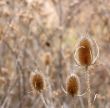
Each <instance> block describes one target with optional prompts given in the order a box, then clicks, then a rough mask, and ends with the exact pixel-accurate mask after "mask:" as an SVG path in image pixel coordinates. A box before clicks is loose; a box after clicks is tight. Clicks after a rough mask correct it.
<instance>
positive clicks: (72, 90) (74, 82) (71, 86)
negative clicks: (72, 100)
mask: <svg viewBox="0 0 110 108" xmlns="http://www.w3.org/2000/svg"><path fill="white" fill-rule="evenodd" d="M79 88H80V87H79V78H78V76H76V75H75V74H72V75H70V76H69V78H67V82H66V90H67V93H68V94H69V95H71V96H75V95H77V94H78V93H79Z"/></svg>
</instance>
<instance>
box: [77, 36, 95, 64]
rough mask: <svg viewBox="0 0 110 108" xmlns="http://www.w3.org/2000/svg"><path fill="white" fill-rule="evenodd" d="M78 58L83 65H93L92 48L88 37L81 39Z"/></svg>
mask: <svg viewBox="0 0 110 108" xmlns="http://www.w3.org/2000/svg"><path fill="white" fill-rule="evenodd" d="M78 57H79V62H80V64H81V65H84V66H89V65H91V64H92V58H93V57H92V46H91V43H90V41H89V39H88V38H86V37H84V38H83V39H81V41H80V43H79V50H78Z"/></svg>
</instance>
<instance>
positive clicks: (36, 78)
mask: <svg viewBox="0 0 110 108" xmlns="http://www.w3.org/2000/svg"><path fill="white" fill-rule="evenodd" d="M31 86H32V88H33V90H34V91H35V92H41V91H42V90H43V89H44V78H43V75H41V74H40V73H33V74H32V75H31Z"/></svg>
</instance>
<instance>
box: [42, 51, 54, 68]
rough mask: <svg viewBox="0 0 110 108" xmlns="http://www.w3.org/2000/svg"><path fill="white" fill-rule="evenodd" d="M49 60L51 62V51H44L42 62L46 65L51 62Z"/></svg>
mask: <svg viewBox="0 0 110 108" xmlns="http://www.w3.org/2000/svg"><path fill="white" fill-rule="evenodd" d="M51 62H52V57H51V53H50V52H46V53H45V54H44V64H45V65H46V66H48V65H50V64H51Z"/></svg>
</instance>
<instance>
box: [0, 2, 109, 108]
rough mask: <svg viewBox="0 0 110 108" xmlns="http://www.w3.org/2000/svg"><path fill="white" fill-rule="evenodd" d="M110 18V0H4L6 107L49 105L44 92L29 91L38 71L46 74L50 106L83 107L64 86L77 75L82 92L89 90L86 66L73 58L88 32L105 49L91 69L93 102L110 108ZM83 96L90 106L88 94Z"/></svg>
mask: <svg viewBox="0 0 110 108" xmlns="http://www.w3.org/2000/svg"><path fill="white" fill-rule="evenodd" d="M109 18H110V2H109V0H104V1H102V0H78V1H76V0H60V1H58V0H46V1H45V0H0V108H15V107H16V108H36V107H37V108H44V103H43V101H41V98H40V96H38V95H33V94H32V93H29V92H30V91H31V85H30V81H29V79H30V75H31V73H32V72H33V71H35V70H36V69H37V70H39V72H41V73H42V74H43V75H44V76H45V78H46V83H47V85H46V86H47V88H46V89H45V91H44V92H43V97H44V99H46V104H48V105H49V108H50V106H51V107H52V106H53V107H54V108H61V107H64V108H81V106H82V105H81V103H80V101H79V98H77V97H75V98H71V97H70V96H67V95H65V94H64V92H63V90H62V86H63V87H64V88H65V80H66V78H67V77H68V76H69V75H70V74H71V73H75V74H77V75H78V77H79V78H80V81H81V84H80V86H81V87H80V88H81V93H84V92H85V91H86V88H87V87H86V79H85V74H84V69H83V68H79V67H76V66H75V61H73V60H74V59H73V50H75V49H74V46H75V43H77V40H78V39H80V35H85V34H86V33H87V34H88V35H89V36H90V37H92V38H95V40H96V41H97V44H98V46H99V49H100V57H99V59H98V60H97V62H96V64H95V65H94V66H90V68H89V70H88V71H89V72H90V83H91V91H92V93H91V99H92V105H93V108H109V107H110V101H109V100H110V80H109V79H110V72H109V70H110V63H109V60H110V54H109V53H110V44H109V43H110V29H109V28H110V20H109ZM92 47H93V48H95V45H92ZM95 52H96V51H94V54H93V55H96V53H95ZM48 54H49V55H48ZM48 60H49V61H48ZM47 64H48V65H47ZM48 82H49V83H48ZM94 97H96V98H95V101H93V100H94ZM81 98H82V101H83V102H82V103H83V104H84V107H85V108H87V97H86V95H83V96H81ZM50 103H51V104H50Z"/></svg>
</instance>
